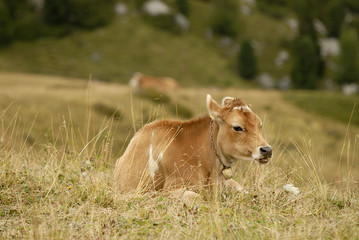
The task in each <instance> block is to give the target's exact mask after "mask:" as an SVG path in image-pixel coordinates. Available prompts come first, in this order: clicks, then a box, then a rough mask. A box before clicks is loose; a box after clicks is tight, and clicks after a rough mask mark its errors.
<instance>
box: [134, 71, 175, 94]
mask: <svg viewBox="0 0 359 240" xmlns="http://www.w3.org/2000/svg"><path fill="white" fill-rule="evenodd" d="M129 85H130V87H132V88H134V89H136V90H141V89H148V88H150V89H155V90H157V91H160V92H166V91H171V90H176V89H178V88H179V84H178V83H177V81H176V80H174V79H173V78H169V77H149V76H146V75H143V74H142V73H135V74H134V75H133V76H132V78H131V80H130V82H129Z"/></svg>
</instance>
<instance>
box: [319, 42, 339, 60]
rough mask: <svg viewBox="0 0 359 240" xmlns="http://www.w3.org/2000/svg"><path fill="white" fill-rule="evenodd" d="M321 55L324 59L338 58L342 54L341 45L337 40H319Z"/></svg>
mask: <svg viewBox="0 0 359 240" xmlns="http://www.w3.org/2000/svg"><path fill="white" fill-rule="evenodd" d="M319 45H320V54H321V55H322V56H323V57H327V56H334V57H336V56H338V55H339V54H340V44H339V41H338V39H337V38H323V39H320V40H319Z"/></svg>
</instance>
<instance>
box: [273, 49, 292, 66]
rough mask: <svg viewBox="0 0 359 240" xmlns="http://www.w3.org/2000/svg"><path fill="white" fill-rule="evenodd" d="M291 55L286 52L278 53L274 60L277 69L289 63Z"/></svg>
mask: <svg viewBox="0 0 359 240" xmlns="http://www.w3.org/2000/svg"><path fill="white" fill-rule="evenodd" d="M288 59H289V53H288V52H287V51H285V50H282V51H280V52H279V53H278V55H277V57H276V58H275V59H274V63H275V65H276V66H277V67H282V66H283V64H284V63H285V62H286V61H288Z"/></svg>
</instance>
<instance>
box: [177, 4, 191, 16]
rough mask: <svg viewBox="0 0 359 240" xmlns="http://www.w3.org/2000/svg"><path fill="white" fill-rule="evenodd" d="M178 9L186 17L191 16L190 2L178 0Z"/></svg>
mask: <svg viewBox="0 0 359 240" xmlns="http://www.w3.org/2000/svg"><path fill="white" fill-rule="evenodd" d="M176 5H177V9H178V11H179V12H180V13H182V14H183V15H185V16H188V15H189V11H190V10H189V3H188V0H176Z"/></svg>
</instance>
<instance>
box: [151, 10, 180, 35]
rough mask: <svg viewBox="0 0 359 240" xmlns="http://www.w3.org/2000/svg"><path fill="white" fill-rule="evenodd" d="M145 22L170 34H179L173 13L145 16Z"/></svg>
mask: <svg viewBox="0 0 359 240" xmlns="http://www.w3.org/2000/svg"><path fill="white" fill-rule="evenodd" d="M145 20H146V21H147V22H149V23H150V24H151V25H153V26H155V27H158V28H160V29H162V30H166V31H169V32H172V33H180V32H181V29H180V27H179V26H178V25H177V23H176V20H175V18H174V14H173V13H169V14H159V15H155V16H150V15H146V16H145Z"/></svg>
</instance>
